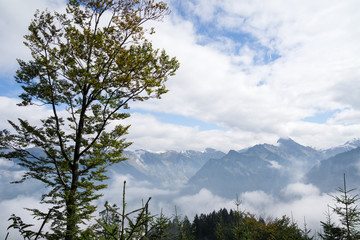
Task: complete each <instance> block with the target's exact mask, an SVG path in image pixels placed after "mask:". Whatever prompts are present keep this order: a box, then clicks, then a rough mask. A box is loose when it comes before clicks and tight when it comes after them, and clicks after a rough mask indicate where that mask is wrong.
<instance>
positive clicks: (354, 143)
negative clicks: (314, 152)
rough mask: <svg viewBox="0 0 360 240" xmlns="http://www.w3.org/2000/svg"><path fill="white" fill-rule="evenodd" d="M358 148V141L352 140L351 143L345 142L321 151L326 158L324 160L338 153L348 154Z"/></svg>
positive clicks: (359, 140)
mask: <svg viewBox="0 0 360 240" xmlns="http://www.w3.org/2000/svg"><path fill="white" fill-rule="evenodd" d="M358 147H360V139H356V138H354V139H353V140H351V141H347V142H346V143H345V144H343V145H340V146H336V147H333V148H329V149H326V150H323V154H324V155H325V156H326V158H330V157H332V156H335V155H337V154H339V153H343V152H348V151H350V150H353V149H355V148H358Z"/></svg>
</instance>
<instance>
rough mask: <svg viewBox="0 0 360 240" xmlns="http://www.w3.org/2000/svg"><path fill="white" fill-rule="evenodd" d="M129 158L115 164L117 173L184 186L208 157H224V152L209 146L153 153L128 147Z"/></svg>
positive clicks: (169, 184) (155, 182)
mask: <svg viewBox="0 0 360 240" xmlns="http://www.w3.org/2000/svg"><path fill="white" fill-rule="evenodd" d="M124 155H125V157H127V158H128V160H127V161H124V162H121V163H120V164H118V165H117V166H115V168H113V169H114V170H115V171H116V172H117V173H126V174H131V175H132V176H133V177H135V178H137V179H144V180H148V181H150V182H152V183H154V184H160V185H161V186H163V187H168V186H172V187H175V186H177V187H180V186H183V185H184V184H185V183H186V182H187V181H188V180H189V178H190V177H192V176H193V175H194V174H195V173H196V172H197V171H198V170H199V169H200V168H201V167H202V166H203V165H204V164H205V163H206V162H207V161H208V160H209V159H212V158H221V157H223V156H224V155H225V153H223V152H221V151H216V150H215V149H211V148H207V149H206V150H205V151H202V152H201V151H193V150H187V151H182V152H176V151H166V152H161V153H154V152H149V151H145V150H136V151H126V152H125V153H124Z"/></svg>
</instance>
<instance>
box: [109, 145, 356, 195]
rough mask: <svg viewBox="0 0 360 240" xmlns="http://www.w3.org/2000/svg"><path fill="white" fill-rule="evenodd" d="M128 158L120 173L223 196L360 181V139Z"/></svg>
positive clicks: (134, 153) (117, 169) (135, 153)
mask: <svg viewBox="0 0 360 240" xmlns="http://www.w3.org/2000/svg"><path fill="white" fill-rule="evenodd" d="M125 155H126V156H127V158H128V160H127V161H124V162H122V163H120V164H118V165H117V166H115V167H113V169H112V170H113V171H115V172H117V173H120V174H130V175H132V176H133V177H134V178H135V179H141V180H146V181H149V182H150V183H151V184H154V186H158V187H164V188H168V187H171V188H181V193H182V194H194V193H196V192H199V191H200V190H201V189H203V188H206V189H208V190H210V191H211V192H213V193H214V194H217V195H219V196H222V197H226V198H234V196H235V195H236V194H240V193H243V192H247V191H264V192H265V193H269V194H280V193H281V190H282V189H283V188H284V187H286V185H288V184H291V183H296V182H302V183H304V184H312V185H314V186H316V187H318V188H319V190H320V191H321V192H331V191H333V190H335V189H336V188H338V187H342V186H343V175H344V174H346V176H347V177H346V178H347V182H348V184H349V186H351V187H355V188H356V187H357V186H356V184H358V183H360V140H358V139H354V140H352V141H349V142H346V143H345V144H344V145H341V146H338V147H335V148H331V149H325V150H317V149H314V148H312V147H307V146H303V145H301V144H299V143H297V142H295V141H294V140H292V139H290V138H288V139H284V138H281V139H279V140H278V141H277V144H275V145H271V144H259V145H255V146H253V147H250V148H247V149H242V150H238V151H236V150H230V151H229V152H228V153H224V152H221V151H217V150H215V149H206V150H205V151H190V150H189V151H182V152H176V151H166V152H161V153H154V152H149V151H146V150H136V151H126V152H125Z"/></svg>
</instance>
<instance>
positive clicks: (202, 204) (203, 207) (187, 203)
mask: <svg viewBox="0 0 360 240" xmlns="http://www.w3.org/2000/svg"><path fill="white" fill-rule="evenodd" d="M174 203H175V205H176V206H177V207H178V209H179V210H180V213H181V214H183V215H186V216H188V217H189V219H190V220H192V218H193V217H194V216H195V214H200V213H210V212H212V211H214V210H215V211H218V210H220V209H221V208H227V209H230V208H233V206H235V205H234V204H233V201H231V200H228V199H225V198H222V197H219V196H217V195H214V194H213V193H212V192H210V191H209V190H207V189H201V190H200V191H199V192H198V193H196V194H195V195H186V196H181V197H178V198H177V199H175V200H174Z"/></svg>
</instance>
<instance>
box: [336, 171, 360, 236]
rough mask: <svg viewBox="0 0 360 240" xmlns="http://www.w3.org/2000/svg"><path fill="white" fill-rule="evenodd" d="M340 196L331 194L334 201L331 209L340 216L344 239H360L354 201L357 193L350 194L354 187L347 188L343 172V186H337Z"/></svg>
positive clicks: (359, 219) (357, 196)
mask: <svg viewBox="0 0 360 240" xmlns="http://www.w3.org/2000/svg"><path fill="white" fill-rule="evenodd" d="M337 191H338V192H339V193H340V196H332V197H333V198H334V200H335V201H336V204H335V206H334V207H333V208H332V209H333V211H334V212H335V213H336V214H337V215H338V216H339V217H340V222H341V224H342V226H343V231H344V234H345V239H346V240H356V239H360V232H359V230H358V227H359V226H360V211H359V209H358V208H357V204H356V202H357V201H358V200H359V199H360V198H359V195H357V194H356V195H354V196H352V195H351V193H352V192H353V191H355V189H350V190H348V189H347V186H346V176H345V174H344V188H338V189H337Z"/></svg>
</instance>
